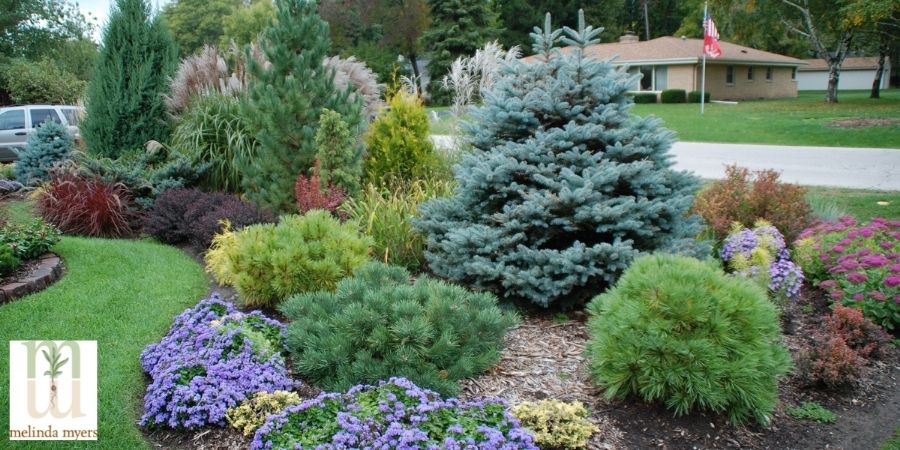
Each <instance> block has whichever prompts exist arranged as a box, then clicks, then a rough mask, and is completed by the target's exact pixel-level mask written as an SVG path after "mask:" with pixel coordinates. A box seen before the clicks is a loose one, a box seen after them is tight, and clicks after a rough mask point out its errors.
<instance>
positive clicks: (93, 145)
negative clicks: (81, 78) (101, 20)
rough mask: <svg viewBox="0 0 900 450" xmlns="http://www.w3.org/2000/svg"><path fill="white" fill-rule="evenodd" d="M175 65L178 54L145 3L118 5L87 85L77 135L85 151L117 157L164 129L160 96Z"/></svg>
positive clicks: (164, 134) (128, 0) (120, 1)
mask: <svg viewBox="0 0 900 450" xmlns="http://www.w3.org/2000/svg"><path fill="white" fill-rule="evenodd" d="M177 64H178V49H177V47H176V46H175V42H174V41H173V40H172V35H171V33H169V29H168V27H167V26H166V24H165V22H164V21H163V18H162V17H161V16H159V15H153V14H151V12H150V4H149V3H148V2H147V1H146V0H117V1H116V5H115V6H114V7H113V8H112V10H111V11H110V15H109V22H108V23H107V25H106V28H105V29H104V31H103V47H102V50H101V52H100V56H99V57H98V61H97V67H96V69H95V71H94V75H93V78H92V79H91V82H90V84H89V85H88V93H87V105H86V109H87V117H85V119H84V121H83V122H82V123H81V133H82V135H83V136H84V140H85V142H86V143H87V146H88V151H90V152H91V153H93V154H95V155H101V156H109V157H117V156H119V154H121V153H122V152H124V151H128V150H133V149H137V148H142V147H143V146H144V144H146V143H147V141H149V140H151V139H153V140H157V141H161V142H165V141H166V140H167V139H168V135H169V128H168V125H167V124H166V105H165V103H164V101H163V95H162V94H163V93H165V92H167V91H168V88H169V77H170V76H171V75H172V74H173V73H174V72H175V68H176V66H177Z"/></svg>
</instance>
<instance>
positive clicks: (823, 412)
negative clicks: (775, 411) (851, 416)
mask: <svg viewBox="0 0 900 450" xmlns="http://www.w3.org/2000/svg"><path fill="white" fill-rule="evenodd" d="M785 412H786V413H788V415H789V416H791V417H793V418H795V419H805V420H812V421H814V422H819V423H834V422H836V421H837V415H836V414H835V413H833V412H831V410H829V409H828V408H826V407H824V406H822V405H820V404H818V403H816V402H803V403H801V404H800V405H799V406H789V407H787V408H785Z"/></svg>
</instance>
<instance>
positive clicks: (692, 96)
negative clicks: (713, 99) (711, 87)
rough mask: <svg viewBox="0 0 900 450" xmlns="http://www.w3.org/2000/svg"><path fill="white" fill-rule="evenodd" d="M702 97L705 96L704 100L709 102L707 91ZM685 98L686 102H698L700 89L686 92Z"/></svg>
mask: <svg viewBox="0 0 900 450" xmlns="http://www.w3.org/2000/svg"><path fill="white" fill-rule="evenodd" d="M704 97H706V99H705V100H704V102H705V103H709V100H710V97H709V92H705V93H704ZM687 100H688V103H700V91H691V92H688V97H687Z"/></svg>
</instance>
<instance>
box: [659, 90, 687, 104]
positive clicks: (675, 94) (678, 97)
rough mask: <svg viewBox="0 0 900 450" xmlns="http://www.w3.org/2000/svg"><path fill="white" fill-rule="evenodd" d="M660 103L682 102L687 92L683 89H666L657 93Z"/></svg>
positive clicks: (685, 98)
mask: <svg viewBox="0 0 900 450" xmlns="http://www.w3.org/2000/svg"><path fill="white" fill-rule="evenodd" d="M659 100H660V103H684V102H685V101H686V100H687V94H686V93H685V92H684V89H667V90H665V91H662V92H660V94H659Z"/></svg>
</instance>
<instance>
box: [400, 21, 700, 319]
mask: <svg viewBox="0 0 900 450" xmlns="http://www.w3.org/2000/svg"><path fill="white" fill-rule="evenodd" d="M600 31H601V30H600V29H595V28H593V27H585V26H584V20H583V17H582V19H581V20H580V23H579V29H578V30H577V31H576V30H572V29H569V28H566V29H565V30H556V31H551V29H550V19H549V16H548V18H547V24H546V25H545V29H544V30H543V31H542V30H540V29H537V28H536V29H535V33H533V34H532V37H533V39H534V42H535V43H534V50H535V53H536V54H537V56H536V57H535V60H533V61H531V62H521V61H517V62H513V63H511V64H508V65H506V66H505V67H504V68H503V69H502V70H501V73H500V74H499V76H498V80H497V82H496V84H495V87H494V88H493V89H492V90H491V91H489V92H485V93H484V105H483V106H481V107H478V108H474V110H473V111H472V117H473V118H474V122H473V123H470V124H467V125H466V128H467V132H468V133H469V134H470V140H471V142H472V145H473V147H474V150H473V151H472V152H471V153H470V154H467V155H466V156H465V157H464V158H463V159H462V161H461V162H460V163H459V164H458V165H457V166H456V168H455V171H456V181H457V184H458V188H457V189H456V191H455V193H454V195H453V196H452V197H450V198H444V199H436V200H432V201H430V202H428V203H426V204H424V205H422V207H421V209H420V212H421V217H422V219H421V220H419V221H417V222H416V225H417V227H418V228H419V229H420V231H421V232H422V233H423V234H424V235H426V236H427V252H426V256H427V259H428V262H429V264H430V267H431V270H432V271H433V272H434V273H436V274H437V275H439V276H441V277H445V278H449V279H452V280H455V281H459V282H463V283H466V284H468V285H471V286H475V287H478V288H485V289H490V290H494V291H496V292H498V293H500V294H501V295H504V296H506V297H509V298H525V299H528V300H530V301H532V302H534V303H536V304H538V305H541V306H549V305H550V304H552V303H554V302H559V301H562V300H565V302H566V303H580V302H583V301H585V300H586V299H588V298H590V297H591V296H592V295H595V294H597V293H599V292H600V291H602V290H603V289H604V288H605V287H606V286H609V285H611V284H612V283H614V282H615V280H616V279H617V278H618V276H619V274H621V273H622V271H623V270H624V269H625V268H626V267H627V266H628V264H629V263H630V262H631V260H632V259H634V257H635V256H636V255H638V253H640V252H646V251H654V250H659V249H666V250H669V251H681V250H685V249H688V248H694V246H693V236H696V234H697V232H698V230H699V223H698V219H697V218H693V217H692V218H686V214H687V211H688V209H689V208H690V207H691V204H692V202H693V193H694V192H695V191H696V189H697V187H698V183H697V180H696V179H695V178H694V177H692V176H690V175H688V174H687V173H684V172H676V171H674V170H672V169H671V166H672V161H671V160H670V155H669V153H668V151H669V148H670V146H671V143H672V133H671V132H669V131H667V130H665V129H663V128H661V127H660V123H659V121H658V120H656V119H652V118H645V119H641V118H638V117H636V116H632V115H630V114H629V113H628V110H629V108H630V107H631V105H632V101H631V100H630V99H629V98H628V97H627V96H626V95H625V94H626V92H627V91H628V88H629V86H632V85H633V82H634V81H635V77H634V76H633V75H628V74H627V73H625V72H623V71H621V70H617V69H614V68H613V67H612V65H611V64H610V63H609V62H606V61H596V60H592V59H589V58H585V57H584V56H583V53H584V51H583V50H584V47H585V46H587V45H590V44H593V43H595V42H597V39H596V38H597V36H598V35H599V33H600ZM560 40H562V42H563V43H565V44H569V45H573V46H574V48H573V51H571V52H566V53H562V52H561V51H560V50H559V49H557V48H556V43H557V42H558V41H560Z"/></svg>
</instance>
